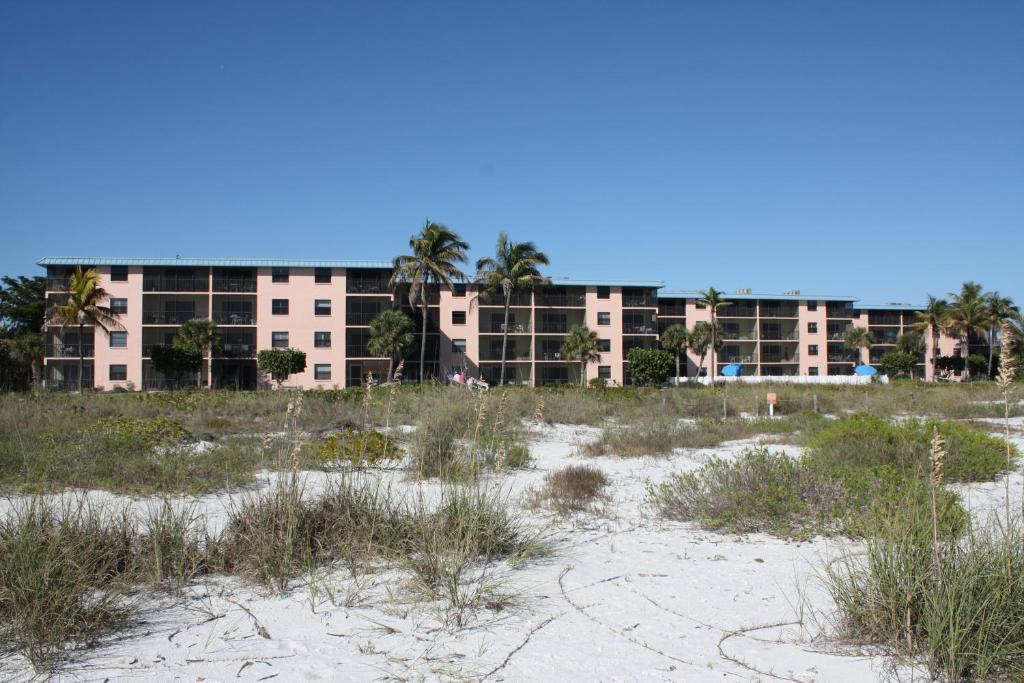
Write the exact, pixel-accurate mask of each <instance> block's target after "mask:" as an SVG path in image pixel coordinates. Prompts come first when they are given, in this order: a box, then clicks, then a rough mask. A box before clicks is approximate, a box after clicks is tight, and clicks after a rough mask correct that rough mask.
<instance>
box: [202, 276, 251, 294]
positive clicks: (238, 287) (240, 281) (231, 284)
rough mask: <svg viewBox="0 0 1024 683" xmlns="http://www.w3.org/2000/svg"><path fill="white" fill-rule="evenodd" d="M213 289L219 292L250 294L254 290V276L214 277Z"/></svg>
mask: <svg viewBox="0 0 1024 683" xmlns="http://www.w3.org/2000/svg"><path fill="white" fill-rule="evenodd" d="M213 291H215V292H217V293H220V294H225V293H227V294H252V293H253V292H255V291H256V278H252V277H215V278H213Z"/></svg>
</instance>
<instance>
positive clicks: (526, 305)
mask: <svg viewBox="0 0 1024 683" xmlns="http://www.w3.org/2000/svg"><path fill="white" fill-rule="evenodd" d="M39 265H40V266H43V267H45V268H46V282H47V295H46V296H47V305H48V307H53V306H54V305H56V304H59V303H60V302H61V300H62V298H63V297H64V295H63V294H62V293H61V292H62V290H63V289H64V288H65V287H66V286H67V284H68V282H69V279H70V277H71V274H72V272H73V271H74V270H75V269H76V268H78V267H81V268H83V269H88V268H93V269H95V270H96V272H97V273H98V274H99V276H100V278H101V283H102V287H103V288H104V289H105V290H106V292H107V294H108V296H109V300H108V301H107V302H106V305H108V306H109V307H110V309H111V310H112V311H113V312H114V313H115V314H116V316H117V320H118V323H119V324H118V326H116V327H112V328H111V329H110V330H103V329H93V327H92V326H88V325H87V326H85V328H84V331H83V332H82V334H81V336H79V328H78V327H77V326H65V327H60V326H57V325H48V326H47V328H46V330H45V370H44V380H45V383H46V385H47V386H48V387H52V388H57V389H60V388H77V387H78V385H79V377H78V364H79V360H78V359H79V354H80V351H81V352H82V353H83V354H84V356H85V363H84V372H83V373H82V379H83V383H84V385H85V386H86V387H92V388H96V389H106V390H111V389H118V388H120V389H131V388H136V389H159V388H166V387H169V386H172V385H174V386H180V385H181V384H200V385H202V386H212V387H220V388H241V389H252V388H256V387H258V386H263V385H265V384H267V378H266V377H263V376H262V375H261V373H260V371H259V369H258V367H257V364H256V353H257V352H258V351H259V350H262V349H270V348H296V349H300V350H302V351H304V352H305V353H306V361H307V364H306V369H305V371H303V372H300V373H297V374H294V375H292V376H291V377H290V378H289V379H288V381H287V385H289V386H296V387H303V388H316V387H323V388H335V387H345V386H354V385H359V384H361V383H362V382H363V381H364V380H365V378H366V377H367V376H368V375H369V374H371V373H372V375H373V376H375V377H377V378H381V377H383V376H384V375H386V374H387V368H388V360H387V359H386V358H381V357H379V356H375V355H374V354H373V353H371V352H370V348H369V342H370V329H369V326H370V321H371V320H373V318H374V317H376V316H377V315H378V314H379V313H381V312H382V311H384V310H387V309H390V308H399V309H401V310H404V311H405V312H406V313H407V314H408V315H409V317H410V318H411V319H412V320H413V321H414V324H415V329H416V338H415V340H414V342H413V344H412V345H411V346H410V348H409V352H408V354H407V356H406V358H405V360H404V371H403V376H404V377H405V378H406V379H411V380H416V379H419V378H420V377H433V378H439V379H442V380H443V378H445V377H446V376H448V375H450V374H452V373H454V372H455V371H456V370H462V371H464V372H466V373H467V374H469V375H471V376H476V377H481V378H483V379H486V380H487V381H489V382H491V383H494V382H496V381H497V380H498V377H499V368H500V364H501V354H502V337H503V332H504V331H505V330H507V332H508V342H507V349H506V354H505V355H506V361H507V366H506V371H505V378H506V382H511V383H515V384H525V385H535V386H543V385H550V384H565V383H578V382H579V381H580V372H581V368H580V364H579V363H577V362H573V361H571V360H569V359H566V358H564V357H563V356H562V342H563V340H564V339H565V336H566V334H568V332H569V330H570V329H571V328H573V327H574V326H577V325H585V326H586V327H588V328H590V329H591V330H594V331H595V332H596V333H597V336H598V339H599V346H600V349H599V350H600V359H599V360H597V361H595V362H593V363H591V364H589V365H588V367H587V368H586V370H585V372H586V379H591V378H594V377H601V378H603V379H605V380H607V381H608V382H609V383H610V384H629V383H630V381H631V380H630V374H629V363H628V361H627V356H628V354H629V351H630V349H633V348H635V347H644V348H653V347H657V346H658V344H659V335H660V333H661V332H662V331H664V330H665V329H666V328H667V327H668V326H670V325H672V324H675V323H679V324H683V325H685V326H687V327H688V328H693V326H694V325H695V324H696V323H697V322H700V321H710V319H711V311H710V310H709V309H708V308H707V307H706V306H703V305H702V304H701V303H700V295H699V294H698V293H697V292H695V291H679V292H666V291H664V289H663V286H662V283H661V282H660V281H615V280H576V279H568V278H554V279H552V280H551V282H550V284H548V285H546V286H544V287H542V288H540V289H538V290H536V291H535V292H525V293H515V294H513V295H512V301H511V306H510V309H509V318H508V323H507V327H506V322H505V315H504V313H505V309H504V304H505V302H504V300H503V298H502V296H501V295H499V296H497V297H487V296H483V295H481V293H480V292H479V291H478V289H477V288H476V286H475V285H473V284H471V283H468V284H457V285H456V286H455V287H453V288H442V289H434V290H432V291H430V292H429V293H428V296H427V297H426V298H427V323H426V355H425V358H426V361H425V362H424V365H423V367H422V368H421V367H420V365H419V351H420V341H421V336H420V334H421V329H422V328H421V325H422V318H421V309H419V308H416V309H413V308H412V307H411V306H410V304H409V297H408V290H407V288H406V287H405V286H404V285H399V286H398V287H397V288H396V289H393V288H392V286H391V272H392V271H391V262H390V261H329V260H317V261H312V260H309V261H306V260H284V259H227V258H208V259H201V258H187V259H186V258H115V257H49V258H44V259H42V260H41V261H39ZM725 298H726V300H727V301H728V302H729V305H727V306H723V307H721V308H719V309H718V311H717V317H718V321H719V326H720V329H721V334H722V344H721V348H720V350H719V351H718V353H717V355H716V357H715V366H716V367H715V368H714V372H715V374H716V375H718V374H721V371H722V369H723V368H724V367H725V366H726V365H742V366H743V374H746V375H809V376H814V375H849V374H851V373H852V372H853V368H854V366H855V365H857V364H859V363H868V364H872V365H877V364H878V362H879V359H880V357H881V355H882V354H884V353H885V352H887V351H891V350H893V349H894V348H895V344H896V340H897V339H898V338H899V336H900V335H902V334H903V333H905V332H907V331H908V329H909V326H910V324H911V323H912V322H913V321H914V320H915V315H914V314H915V312H916V311H918V310H920V308H918V307H915V306H912V305H906V304H887V305H875V306H873V305H864V304H860V303H859V302H858V301H857V299H856V298H855V297H851V296H826V295H812V294H801V293H800V292H798V291H792V292H787V293H784V294H755V293H753V292H751V291H749V290H742V291H740V292H735V293H729V294H727V295H726V296H725ZM194 319H202V320H212V321H213V322H215V323H216V324H217V325H218V327H219V330H220V336H221V343H220V344H219V345H218V346H217V347H216V348H215V349H213V350H212V351H211V352H209V353H208V354H207V355H206V357H205V358H204V359H203V362H202V368H201V370H200V371H199V372H198V373H195V374H191V373H189V376H187V377H175V378H171V377H165V376H164V375H162V374H161V373H160V372H158V371H157V370H156V368H154V366H153V363H152V361H151V358H150V356H151V352H152V349H153V348H154V347H156V346H160V345H165V344H171V343H173V341H174V337H175V334H176V333H177V330H178V328H179V327H180V326H181V324H182V323H184V322H187V321H189V320H194ZM851 327H865V328H868V329H870V330H871V331H872V333H873V335H874V338H875V342H874V344H872V346H871V347H870V349H863V350H857V349H853V350H851V349H848V348H846V346H845V344H844V339H845V336H846V332H847V330H848V329H850V328H851ZM924 338H925V339H924V345H925V346H924V349H923V350H922V351H921V353H920V354H919V357H918V361H919V363H918V370H917V375H918V376H920V377H926V378H931V377H932V376H933V372H934V370H933V363H932V362H931V359H932V358H934V357H935V356H936V352H937V353H938V355H957V354H959V353H960V352H961V350H960V348H959V342H958V341H957V340H955V339H952V338H949V337H947V336H945V335H943V336H942V337H941V338H940V341H939V348H938V349H935V348H933V343H932V338H931V335H924ZM710 363H711V360H710V354H708V355H707V356H706V357H705V358H704V361H703V364H702V363H701V358H700V356H699V355H697V354H696V353H694V352H690V351H688V352H687V354H686V371H685V372H686V376H688V377H695V376H698V375H699V374H705V373H708V372H709V370H710Z"/></svg>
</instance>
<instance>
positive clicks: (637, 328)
mask: <svg viewBox="0 0 1024 683" xmlns="http://www.w3.org/2000/svg"><path fill="white" fill-rule="evenodd" d="M622 332H623V334H656V333H657V329H656V328H655V326H654V323H626V324H624V325H623V326H622Z"/></svg>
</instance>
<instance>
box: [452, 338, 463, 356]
mask: <svg viewBox="0 0 1024 683" xmlns="http://www.w3.org/2000/svg"><path fill="white" fill-rule="evenodd" d="M465 352H466V340H465V339H452V353H465Z"/></svg>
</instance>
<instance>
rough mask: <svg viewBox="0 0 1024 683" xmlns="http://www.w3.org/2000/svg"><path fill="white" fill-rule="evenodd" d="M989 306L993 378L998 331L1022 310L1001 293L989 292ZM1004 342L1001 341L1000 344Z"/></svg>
mask: <svg viewBox="0 0 1024 683" xmlns="http://www.w3.org/2000/svg"><path fill="white" fill-rule="evenodd" d="M985 300H986V303H987V304H988V314H989V327H988V376H989V377H992V362H993V356H994V352H993V349H994V347H995V342H996V340H995V336H996V331H997V330H1001V329H1002V328H1003V323H1006V322H1009V321H1011V320H1012V319H1013V314H1014V313H1016V312H1018V311H1019V310H1020V309H1019V308H1017V306H1016V305H1015V304H1014V303H1013V299H1011V298H1010V297H1008V296H1000V294H999V292H989V293H988V294H986V295H985ZM1001 343H1002V340H1001V339H1000V344H1001Z"/></svg>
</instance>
